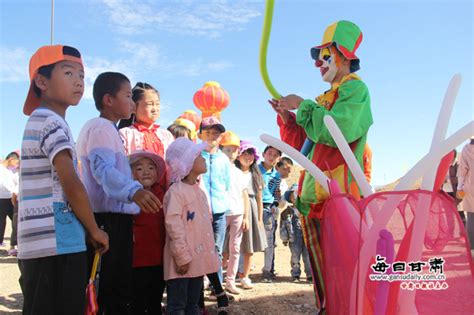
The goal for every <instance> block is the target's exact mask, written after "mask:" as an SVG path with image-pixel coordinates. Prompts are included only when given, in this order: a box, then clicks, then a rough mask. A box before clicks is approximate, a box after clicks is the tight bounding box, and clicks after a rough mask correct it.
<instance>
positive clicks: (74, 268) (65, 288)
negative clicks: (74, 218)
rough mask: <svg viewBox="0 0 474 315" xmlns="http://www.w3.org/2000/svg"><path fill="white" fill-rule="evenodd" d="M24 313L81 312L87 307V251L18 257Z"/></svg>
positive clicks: (27, 314) (79, 313)
mask: <svg viewBox="0 0 474 315" xmlns="http://www.w3.org/2000/svg"><path fill="white" fill-rule="evenodd" d="M18 266H19V267H20V272H21V276H20V286H21V291H22V292H23V297H24V301H23V314H24V315H29V314H77V315H83V314H84V310H85V301H86V300H85V299H86V295H85V293H86V286H87V256H86V252H81V253H75V254H65V255H58V256H50V257H43V258H34V259H20V260H18Z"/></svg>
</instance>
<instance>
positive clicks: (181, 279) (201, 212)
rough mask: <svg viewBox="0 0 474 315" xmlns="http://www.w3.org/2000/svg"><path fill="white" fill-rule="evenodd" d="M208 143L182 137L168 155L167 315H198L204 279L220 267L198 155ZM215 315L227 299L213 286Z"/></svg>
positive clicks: (203, 168) (202, 164)
mask: <svg viewBox="0 0 474 315" xmlns="http://www.w3.org/2000/svg"><path fill="white" fill-rule="evenodd" d="M205 148H207V143H201V144H195V143H194V142H192V141H191V140H189V139H187V138H184V137H181V138H178V139H176V140H175V141H174V142H173V143H172V144H171V145H170V146H169V148H168V150H167V151H166V162H167V163H168V165H169V167H170V171H171V172H170V177H171V182H172V184H171V186H170V188H169V189H168V191H167V192H166V195H165V198H164V212H165V226H166V245H165V252H164V275H165V280H166V281H167V282H168V289H167V290H168V291H167V292H168V306H167V312H169V313H170V314H178V313H180V312H182V313H183V314H184V312H186V314H199V305H198V303H199V297H200V294H201V290H202V286H203V276H204V275H206V274H212V273H216V272H217V270H218V269H219V267H220V263H219V258H218V255H217V252H216V247H215V244H214V234H213V231H212V223H211V221H212V213H211V209H210V206H209V199H208V196H207V194H206V192H205V191H204V189H203V188H202V187H201V185H200V184H199V177H200V175H202V174H204V173H206V171H207V166H206V161H205V160H204V158H203V157H202V156H201V151H202V150H204V149H205ZM216 296H217V302H218V305H219V306H220V307H219V309H218V314H227V313H226V310H225V309H226V307H227V306H228V299H227V296H226V294H225V292H224V291H223V290H222V287H221V288H220V290H219V292H218V291H217V288H216Z"/></svg>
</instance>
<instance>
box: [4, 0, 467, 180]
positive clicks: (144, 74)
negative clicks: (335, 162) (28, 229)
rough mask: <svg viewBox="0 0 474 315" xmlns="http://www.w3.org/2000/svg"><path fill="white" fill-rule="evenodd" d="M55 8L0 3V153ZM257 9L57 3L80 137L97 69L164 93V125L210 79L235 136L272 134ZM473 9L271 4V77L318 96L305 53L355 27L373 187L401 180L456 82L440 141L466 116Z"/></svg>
mask: <svg viewBox="0 0 474 315" xmlns="http://www.w3.org/2000/svg"><path fill="white" fill-rule="evenodd" d="M50 6H51V2H50V1H49V0H48V1H43V0H38V1H33V0H28V1H25V0H4V1H2V2H1V3H0V16H1V18H0V34H1V35H0V108H1V112H0V117H1V135H0V155H1V156H4V155H5V154H6V153H8V152H9V151H11V150H13V149H16V148H19V147H20V142H21V136H22V131H23V127H24V125H25V122H26V116H24V115H23V113H22V106H23V102H24V99H25V97H26V93H27V89H28V62H29V58H30V56H31V55H32V54H33V53H34V51H35V50H36V49H37V48H38V47H40V46H42V45H46V44H49V41H50V10H51V7H50ZM264 8H265V3H264V2H263V1H258V2H257V1H191V0H187V1H186V0H183V1H179V2H175V1H147V0H142V1H138V2H137V1H119V0H95V1H91V0H86V1H75V0H56V1H55V40H54V42H55V43H57V44H58V43H60V44H67V45H71V46H74V47H77V48H78V49H79V50H80V51H81V53H82V55H83V58H84V62H85V69H86V77H87V78H86V81H87V86H86V92H85V95H84V97H83V99H82V101H81V103H80V104H79V105H78V106H77V107H74V108H71V109H70V110H69V111H68V113H67V117H66V118H67V120H68V122H69V123H70V126H71V129H72V130H73V133H74V134H75V136H76V137H77V135H78V133H79V131H80V128H81V127H82V125H83V124H84V123H85V122H86V121H87V120H89V119H90V118H93V117H95V116H97V115H98V113H97V111H96V110H95V107H94V104H93V102H92V93H91V87H92V83H93V81H94V79H95V77H96V76H97V75H98V74H99V73H101V72H104V71H120V72H123V73H124V74H126V75H127V76H129V78H130V79H131V80H132V84H134V83H135V82H136V81H145V82H149V83H151V84H152V85H154V86H155V87H157V88H158V89H159V90H160V93H161V100H162V107H163V109H162V116H161V118H160V120H159V121H158V123H159V124H161V125H162V126H164V127H167V126H168V125H169V124H170V123H171V121H172V120H174V118H175V117H176V116H178V115H179V114H180V113H181V112H182V111H184V110H186V109H195V107H194V105H193V103H192V97H193V94H194V93H195V91H197V90H198V89H199V88H201V86H202V85H203V84H204V83H205V82H206V81H210V80H213V81H218V82H220V83H221V85H222V87H223V88H225V89H226V90H227V91H228V92H229V94H230V97H231V102H230V105H229V107H228V108H227V109H226V110H225V111H224V112H223V114H222V118H223V122H224V124H225V125H226V127H227V128H228V129H230V130H233V131H235V132H237V133H238V134H239V135H240V136H241V137H242V138H246V139H251V140H254V141H256V142H257V143H258V145H259V146H260V147H263V144H262V143H261V142H259V141H258V140H257V139H258V137H259V135H260V134H261V133H263V132H265V133H269V134H272V135H278V129H277V127H276V123H275V114H274V113H273V111H272V110H271V108H270V106H269V105H267V102H266V100H267V99H268V98H269V94H268V92H267V91H266V89H265V88H264V85H263V83H262V80H261V77H260V72H259V66H258V54H259V44H260V36H261V31H262V23H263V16H264ZM473 10H474V9H473V2H472V1H470V0H445V1H424V0H413V1H317V0H312V1H276V3H275V10H274V17H273V28H272V33H271V37H270V44H269V50H268V58H267V60H268V69H269V74H270V78H271V80H272V82H273V85H274V86H275V88H276V89H277V90H278V91H279V92H280V93H281V94H284V95H285V94H289V93H296V94H299V95H301V96H303V97H305V98H314V97H315V96H317V95H319V94H320V93H322V92H323V91H324V90H326V89H327V88H328V86H327V84H325V83H323V82H322V81H321V79H320V74H319V71H318V70H317V69H316V68H315V67H314V66H313V61H312V60H311V58H310V54H309V49H310V48H311V47H312V46H314V45H316V44H319V43H320V41H321V39H322V34H323V32H324V30H325V28H326V26H328V25H329V24H331V23H332V22H334V21H337V20H341V19H347V20H350V21H353V22H355V23H356V24H358V25H359V26H360V28H361V29H362V32H363V34H364V40H363V42H362V44H361V46H360V48H359V50H358V52H357V55H358V56H359V58H360V59H361V70H360V71H359V72H358V74H359V75H360V76H361V77H362V79H363V80H364V81H365V82H366V83H367V85H368V87H369V90H370V93H371V99H372V112H373V116H374V125H373V126H372V128H371V129H370V132H369V138H368V139H369V143H370V145H371V147H372V149H373V184H375V185H381V184H385V183H388V182H391V181H393V180H395V179H397V178H398V177H400V176H402V175H403V174H404V173H405V172H406V171H407V170H408V169H409V168H410V167H411V166H412V165H414V163H416V161H418V159H419V158H421V157H422V156H423V155H424V154H425V153H426V152H427V151H428V149H429V146H430V143H431V137H432V134H433V129H434V126H435V124H436V119H437V115H438V112H439V108H440V105H441V101H442V99H443V96H444V93H445V90H446V87H447V85H448V82H449V80H450V79H451V77H452V75H453V74H455V73H461V74H462V76H463V83H462V86H461V90H460V93H459V95H458V98H457V102H456V106H455V108H454V111H453V116H452V118H451V122H450V127H449V130H448V134H450V133H452V132H453V131H455V130H457V129H458V128H460V127H461V126H463V125H464V124H466V123H467V122H469V121H470V120H472V119H473V89H472V88H473V78H472V74H473V72H474V71H473V70H474V69H473V57H472V56H473V47H474V45H473Z"/></svg>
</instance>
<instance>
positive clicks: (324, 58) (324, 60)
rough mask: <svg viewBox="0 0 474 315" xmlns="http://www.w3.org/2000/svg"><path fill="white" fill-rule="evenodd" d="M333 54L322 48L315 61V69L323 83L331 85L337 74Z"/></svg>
mask: <svg viewBox="0 0 474 315" xmlns="http://www.w3.org/2000/svg"><path fill="white" fill-rule="evenodd" d="M336 58H337V56H335V52H333V51H331V50H330V49H329V48H323V49H321V50H320V51H319V58H318V60H316V67H318V68H319V70H320V71H321V76H322V77H323V81H324V82H329V83H331V82H332V81H333V80H334V78H335V77H336V74H337V70H338V67H337V64H336Z"/></svg>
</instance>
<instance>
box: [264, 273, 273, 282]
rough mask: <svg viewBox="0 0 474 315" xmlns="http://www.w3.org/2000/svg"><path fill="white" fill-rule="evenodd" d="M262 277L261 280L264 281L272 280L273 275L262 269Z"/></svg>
mask: <svg viewBox="0 0 474 315" xmlns="http://www.w3.org/2000/svg"><path fill="white" fill-rule="evenodd" d="M262 277H263V282H266V283H270V282H273V275H272V274H271V273H270V272H268V271H264V272H263V273H262Z"/></svg>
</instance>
